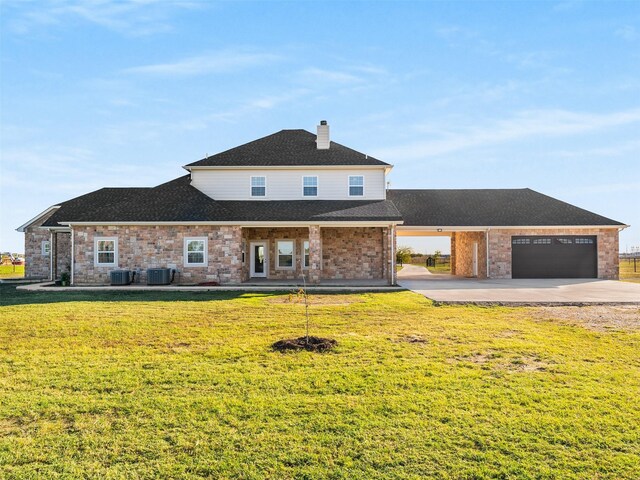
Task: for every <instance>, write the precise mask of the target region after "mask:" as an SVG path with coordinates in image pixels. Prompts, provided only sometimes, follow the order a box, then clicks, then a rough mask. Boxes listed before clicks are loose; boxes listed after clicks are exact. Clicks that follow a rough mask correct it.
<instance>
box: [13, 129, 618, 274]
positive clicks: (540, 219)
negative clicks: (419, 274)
mask: <svg viewBox="0 0 640 480" xmlns="http://www.w3.org/2000/svg"><path fill="white" fill-rule="evenodd" d="M184 168H185V169H186V170H187V172H188V173H187V175H185V176H182V177H180V178H177V179H175V180H172V181H170V182H167V183H164V184H162V185H158V186H156V187H152V188H102V189H100V190H96V191H94V192H91V193H87V194H85V195H82V196H79V197H76V198H73V199H71V200H67V201H65V202H61V203H59V204H56V205H53V206H52V207H50V208H48V209H47V210H45V211H44V212H42V213H40V214H38V215H37V216H36V217H34V218H33V219H31V220H29V221H28V222H27V223H25V224H24V225H22V226H21V227H19V229H18V230H19V231H22V232H24V233H25V254H26V276H28V277H43V278H46V277H48V278H51V279H54V278H56V277H58V276H59V275H60V274H61V272H63V271H65V270H68V271H69V272H70V275H71V282H72V284H75V285H83V284H105V283H109V275H110V272H111V271H112V270H116V269H127V270H132V271H137V272H138V273H139V277H138V278H139V279H140V280H142V281H143V282H144V280H145V278H144V276H145V272H146V270H147V269H148V268H156V267H165V268H171V269H174V270H176V271H177V278H178V282H179V283H183V284H197V283H203V282H219V283H220V284H240V283H243V282H247V281H253V280H255V279H260V278H266V279H277V280H291V281H297V280H299V279H300V277H301V275H302V274H304V275H305V276H306V278H307V280H308V281H309V282H311V283H322V282H323V280H329V279H330V280H343V279H344V280H347V279H359V280H370V281H372V282H373V281H378V282H381V281H384V282H385V283H389V284H393V283H394V282H395V246H396V243H397V241H398V237H401V236H412V235H448V236H450V238H451V258H452V273H453V274H455V275H463V276H473V277H478V278H539V277H586V278H605V279H615V278H618V233H619V231H620V230H621V229H622V228H625V227H626V226H627V225H625V224H623V223H620V222H618V221H615V220H612V219H610V218H606V217H603V216H600V215H597V214H595V213H592V212H589V211H586V210H583V209H581V208H578V207H575V206H573V205H569V204H567V203H565V202H562V201H560V200H556V199H554V198H551V197H548V196H546V195H543V194H541V193H538V192H535V191H533V190H530V189H526V188H525V189H498V190H496V189H493V190H488V189H487V190H442V189H426V190H397V189H388V187H387V185H388V184H387V175H388V174H389V172H390V171H391V169H392V165H390V164H388V163H385V162H383V161H381V160H378V159H376V158H373V157H371V156H368V155H366V154H364V153H360V152H357V151H355V150H352V149H350V148H348V147H345V146H343V145H340V144H339V143H336V142H333V141H331V140H330V131H329V125H328V124H327V122H325V121H322V122H320V125H318V127H317V133H316V134H313V133H311V132H308V131H306V130H282V131H280V132H277V133H274V134H272V135H269V136H266V137H264V138H260V139H258V140H255V141H252V142H249V143H247V144H244V145H241V146H238V147H235V148H232V149H230V150H227V151H224V152H221V153H218V154H216V155H212V156H208V157H206V158H203V159H201V160H199V161H196V162H193V163H190V164H188V165H186V166H185V167H184ZM258 281H259V280H258Z"/></svg>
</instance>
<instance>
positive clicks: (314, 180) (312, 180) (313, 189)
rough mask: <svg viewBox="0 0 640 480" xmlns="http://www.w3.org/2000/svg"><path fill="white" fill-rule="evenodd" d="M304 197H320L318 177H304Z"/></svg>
mask: <svg viewBox="0 0 640 480" xmlns="http://www.w3.org/2000/svg"><path fill="white" fill-rule="evenodd" d="M302 196H303V197H317V196H318V177H302Z"/></svg>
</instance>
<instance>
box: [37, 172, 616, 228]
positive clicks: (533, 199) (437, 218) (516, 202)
mask: <svg viewBox="0 0 640 480" xmlns="http://www.w3.org/2000/svg"><path fill="white" fill-rule="evenodd" d="M402 220H404V225H406V226H424V227H428V226H434V227H438V226H441V227H447V226H451V227H453V226H467V227H473V226H488V227H491V226H538V225H540V226H543V225H544V226H552V225H558V226H562V225H620V226H622V225H624V224H622V223H620V222H617V221H615V220H611V219H610V218H605V217H602V216H600V215H597V214H595V213H592V212H588V211H587V210H583V209H581V208H578V207H575V206H573V205H569V204H568V203H565V202H562V201H560V200H556V199H555V198H551V197H548V196H546V195H543V194H541V193H538V192H534V191H533V190H530V189H528V188H524V189H517V190H389V191H388V193H387V200H275V201H273V200H271V201H256V200H251V201H228V200H227V201H216V200H214V199H212V198H210V197H208V196H207V195H205V194H204V193H202V192H201V191H200V190H198V189H197V188H195V187H193V186H192V185H191V181H190V176H189V175H185V176H183V177H180V178H177V179H175V180H172V181H170V182H167V183H164V184H162V185H158V186H157V187H153V188H102V189H100V190H96V191H95V192H91V193H88V194H86V195H82V196H80V197H77V198H74V199H72V200H69V201H67V202H64V203H62V204H61V206H60V208H59V209H58V210H57V211H56V212H55V213H54V214H53V215H52V216H51V217H50V218H49V219H48V220H47V221H46V222H45V223H44V226H58V225H59V223H58V222H64V223H68V222H72V223H73V222H114V223H115V222H199V221H200V222H229V223H231V222H260V221H264V222H269V221H280V222H287V221H288V222H298V221H300V222H314V221H317V222H324V221H336V222H350V221H351V222H356V221H402Z"/></svg>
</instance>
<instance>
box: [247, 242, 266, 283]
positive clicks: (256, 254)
mask: <svg viewBox="0 0 640 480" xmlns="http://www.w3.org/2000/svg"><path fill="white" fill-rule="evenodd" d="M249 260H250V261H251V276H252V277H266V276H267V265H268V263H267V242H251V255H250V259H249Z"/></svg>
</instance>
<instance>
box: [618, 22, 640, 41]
mask: <svg viewBox="0 0 640 480" xmlns="http://www.w3.org/2000/svg"><path fill="white" fill-rule="evenodd" d="M615 34H616V36H617V37H620V38H622V39H624V40H627V41H629V42H632V41H634V40H638V39H639V38H640V32H638V30H636V28H635V27H633V26H631V25H625V26H623V27H620V28H618V29H617V30H616V31H615Z"/></svg>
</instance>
